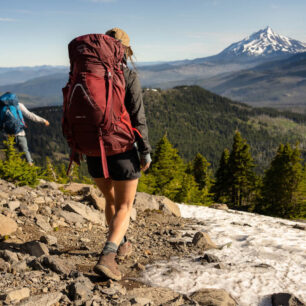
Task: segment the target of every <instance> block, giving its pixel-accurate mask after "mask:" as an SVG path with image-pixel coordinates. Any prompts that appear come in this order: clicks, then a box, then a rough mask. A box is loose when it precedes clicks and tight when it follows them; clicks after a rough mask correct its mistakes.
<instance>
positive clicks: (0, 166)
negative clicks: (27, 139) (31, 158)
mask: <svg viewBox="0 0 306 306" xmlns="http://www.w3.org/2000/svg"><path fill="white" fill-rule="evenodd" d="M14 141H15V138H14V137H13V136H11V137H8V139H7V140H4V141H3V144H4V150H3V151H4V152H5V159H4V160H3V161H2V160H1V161H0V177H1V178H2V179H5V180H7V181H10V182H14V183H16V184H17V185H30V186H35V185H36V184H37V183H38V172H40V170H41V169H40V167H36V166H34V165H32V166H31V165H29V163H28V162H27V161H26V160H25V159H23V158H22V156H23V155H24V153H20V152H18V151H17V150H16V148H15V146H14Z"/></svg>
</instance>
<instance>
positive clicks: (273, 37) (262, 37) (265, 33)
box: [218, 27, 306, 57]
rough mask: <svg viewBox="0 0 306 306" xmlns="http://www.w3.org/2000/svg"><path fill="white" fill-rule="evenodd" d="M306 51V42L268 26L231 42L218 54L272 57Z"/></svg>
mask: <svg viewBox="0 0 306 306" xmlns="http://www.w3.org/2000/svg"><path fill="white" fill-rule="evenodd" d="M300 52H306V43H303V42H300V41H298V40H295V39H291V38H288V37H286V36H283V35H279V34H276V33H275V32H273V30H272V29H271V27H266V28H265V29H264V30H260V31H258V32H256V33H253V34H252V35H251V36H248V37H246V38H245V39H243V40H241V41H239V42H236V43H233V44H231V45H230V46H229V47H227V48H226V49H224V50H223V51H222V52H221V53H220V54H219V55H218V56H241V55H242V56H256V57H270V56H275V55H291V54H296V53H300Z"/></svg>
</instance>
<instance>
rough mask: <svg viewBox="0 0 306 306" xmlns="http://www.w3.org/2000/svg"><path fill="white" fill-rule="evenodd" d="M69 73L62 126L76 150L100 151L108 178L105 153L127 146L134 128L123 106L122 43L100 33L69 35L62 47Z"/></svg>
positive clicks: (96, 153) (94, 152)
mask: <svg viewBox="0 0 306 306" xmlns="http://www.w3.org/2000/svg"><path fill="white" fill-rule="evenodd" d="M68 51H69V58H70V78H69V81H68V84H67V86H66V87H65V88H63V96H64V105H63V118H62V130H63V134H64V136H65V138H66V139H67V142H68V144H69V146H70V148H71V155H70V165H69V167H68V173H69V169H70V166H71V163H72V160H74V159H75V156H76V153H79V154H80V153H81V154H85V155H88V156H101V159H102V166H103V174H104V177H105V178H108V177H109V173H108V167H107V160H106V156H110V155H114V154H118V153H122V152H125V151H127V150H130V149H132V148H133V143H134V141H135V136H134V130H133V128H132V125H131V121H130V116H129V114H128V112H127V110H126V108H125V105H124V98H125V80H124V75H123V58H124V47H123V46H122V44H121V42H120V41H118V40H116V39H114V38H112V37H110V36H108V35H104V34H88V35H84V36H80V37H77V38H75V39H74V40H72V41H71V42H70V43H69V46H68Z"/></svg>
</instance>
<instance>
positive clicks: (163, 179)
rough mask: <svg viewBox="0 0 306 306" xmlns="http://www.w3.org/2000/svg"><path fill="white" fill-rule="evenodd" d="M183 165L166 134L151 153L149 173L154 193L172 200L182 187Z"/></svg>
mask: <svg viewBox="0 0 306 306" xmlns="http://www.w3.org/2000/svg"><path fill="white" fill-rule="evenodd" d="M184 171H185V165H184V162H183V160H182V158H181V157H180V156H179V155H178V152H177V150H176V149H174V148H173V146H172V145H171V143H170V142H169V140H168V138H167V136H166V135H164V136H163V137H162V138H161V140H160V141H159V142H158V144H157V147H156V151H155V154H154V155H153V162H152V167H151V169H150V174H151V175H152V176H153V177H155V179H154V186H152V188H153V189H154V194H162V195H164V196H166V197H168V198H170V199H172V200H174V199H175V197H176V194H177V193H178V192H179V190H180V189H181V187H182V179H183V175H184Z"/></svg>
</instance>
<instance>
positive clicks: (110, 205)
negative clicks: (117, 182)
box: [94, 178, 115, 225]
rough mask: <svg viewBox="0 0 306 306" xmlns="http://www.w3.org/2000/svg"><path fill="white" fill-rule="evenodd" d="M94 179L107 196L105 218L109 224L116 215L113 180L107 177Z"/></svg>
mask: <svg viewBox="0 0 306 306" xmlns="http://www.w3.org/2000/svg"><path fill="white" fill-rule="evenodd" d="M94 181H95V182H96V184H97V186H98V187H99V189H100V190H101V192H102V193H103V195H104V197H105V218H106V222H107V224H108V225H109V224H110V222H111V220H112V218H113V217H114V215H115V195H114V184H113V181H112V180H106V179H105V178H94Z"/></svg>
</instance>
